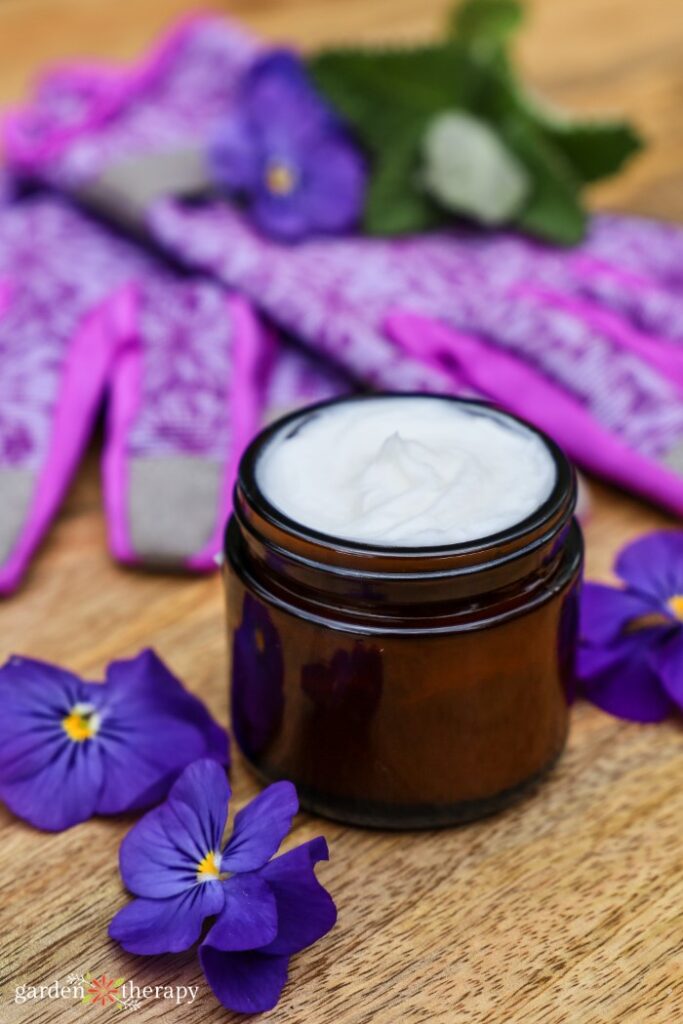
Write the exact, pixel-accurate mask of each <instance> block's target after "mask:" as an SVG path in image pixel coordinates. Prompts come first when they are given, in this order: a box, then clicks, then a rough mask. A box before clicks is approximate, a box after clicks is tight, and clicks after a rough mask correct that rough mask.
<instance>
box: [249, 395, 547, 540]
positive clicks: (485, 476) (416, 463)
mask: <svg viewBox="0 0 683 1024" xmlns="http://www.w3.org/2000/svg"><path fill="white" fill-rule="evenodd" d="M256 476H257V481H258V484H259V487H260V489H261V491H262V492H263V494H264V496H265V497H266V498H267V499H268V500H269V501H270V503H271V504H272V505H274V506H275V507H276V508H277V509H279V510H280V511H281V512H283V513H284V514H285V515H286V516H288V517H289V518H290V519H293V520H294V521H295V522H297V523H299V524H301V525H302V526H307V527H309V528H311V529H313V530H316V531H318V532H319V533H325V534H329V535H332V536H335V537H338V538H341V539H345V540H351V541H357V542H361V543H368V544H372V545H374V546H386V547H424V546H431V545H439V544H457V543H461V542H464V541H471V540H476V539H479V538H483V537H489V536H491V535H492V534H494V533H498V532H499V531H501V530H505V529H507V528H508V527H510V526H514V525H515V524H516V523H519V522H521V521H522V520H523V519H526V518H527V516H529V515H531V513H532V512H534V511H535V510H536V509H537V508H538V507H539V506H540V505H542V504H543V502H544V501H545V500H546V498H547V497H548V496H549V494H550V492H551V490H552V488H553V485H554V483H555V463H554V461H553V458H552V456H551V454H550V451H549V449H548V447H547V446H546V445H545V443H544V442H543V441H542V439H541V438H540V437H538V436H537V435H536V434H534V433H533V432H532V431H530V430H527V429H526V428H525V427H523V426H521V425H520V424H518V423H517V422H516V421H515V420H511V419H509V418H508V417H506V416H504V415H503V414H498V413H494V412H489V411H488V410H481V409H479V408H477V407H474V408H472V407H469V408H468V406H466V405H459V404H456V403H455V402H450V401H448V400H443V399H440V398H438V397H429V396H425V397H414V396H409V395H407V396H406V397H405V398H403V397H386V398H380V397H378V398H368V399H364V400H361V401H349V402H343V403H340V404H337V405H332V406H329V407H327V408H325V409H321V410H319V411H317V412H314V413H306V412H305V411H304V412H302V414H301V417H300V419H299V420H297V421H295V422H294V423H289V424H288V425H287V426H286V427H285V428H283V429H282V430H281V431H280V432H279V433H277V434H275V436H274V437H273V438H272V440H271V441H270V442H269V443H268V444H267V445H266V447H265V449H264V450H263V452H262V453H261V455H260V457H259V461H258V464H257V467H256Z"/></svg>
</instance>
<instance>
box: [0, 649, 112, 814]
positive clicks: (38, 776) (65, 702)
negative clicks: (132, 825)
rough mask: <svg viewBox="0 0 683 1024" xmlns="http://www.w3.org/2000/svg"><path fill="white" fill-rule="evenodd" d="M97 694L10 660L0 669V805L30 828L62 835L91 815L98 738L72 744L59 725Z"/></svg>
mask: <svg viewBox="0 0 683 1024" xmlns="http://www.w3.org/2000/svg"><path fill="white" fill-rule="evenodd" d="M102 692H103V688H102V687H100V686H96V685H95V684H92V683H83V682H82V681H81V680H80V679H78V678H77V677H76V676H74V675H72V674H71V673H70V672H65V671H64V670H63V669H59V668H56V667H55V666H52V665H47V664H45V663H43V662H39V661H34V660H32V659H30V658H18V657H14V658H11V659H10V661H9V662H8V663H7V664H6V665H5V666H4V667H3V668H2V669H0V706H1V707H2V716H0V800H2V801H3V802H4V803H6V804H7V806H8V807H9V808H10V810H11V811H13V813H14V814H16V815H17V817H20V818H22V819H23V820H24V821H28V822H29V823H30V824H32V825H34V826H35V827H36V828H42V829H46V830H48V831H61V830H62V829H65V828H69V827H70V826H72V825H75V824H77V823H78V822H80V821H85V820H87V819H88V818H90V817H92V814H93V813H94V807H95V805H96V803H97V799H98V797H99V793H100V791H101V789H102V784H103V766H102V758H101V749H100V747H99V745H98V743H97V739H96V738H94V739H90V740H85V741H83V742H74V741H73V740H71V739H69V737H68V736H67V734H66V732H65V731H64V728H63V725H62V722H63V720H64V719H65V718H66V716H67V715H68V714H69V713H70V712H71V711H72V709H73V708H74V706H75V705H77V704H90V705H96V704H97V702H98V701H99V700H100V698H101V695H102Z"/></svg>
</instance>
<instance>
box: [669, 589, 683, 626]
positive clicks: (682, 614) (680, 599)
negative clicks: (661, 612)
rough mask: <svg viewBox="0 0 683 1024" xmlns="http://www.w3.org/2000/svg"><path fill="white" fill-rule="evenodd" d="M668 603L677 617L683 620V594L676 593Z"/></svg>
mask: <svg viewBox="0 0 683 1024" xmlns="http://www.w3.org/2000/svg"><path fill="white" fill-rule="evenodd" d="M667 603H668V605H669V609H670V611H671V612H672V613H673V614H674V615H675V617H676V618H677V619H680V620H681V622H683V594H674V596H673V597H671V598H669V601H668V602H667Z"/></svg>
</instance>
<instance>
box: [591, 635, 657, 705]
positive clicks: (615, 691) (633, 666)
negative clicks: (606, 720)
mask: <svg viewBox="0 0 683 1024" xmlns="http://www.w3.org/2000/svg"><path fill="white" fill-rule="evenodd" d="M662 636H663V633H662V630H661V629H642V630H638V631H637V632H636V633H632V634H628V635H626V636H623V637H621V638H620V639H619V640H617V641H615V643H614V644H613V645H612V646H611V647H609V648H595V649H592V648H585V647H580V648H579V656H578V673H579V679H580V690H581V693H582V695H583V696H584V697H585V698H586V699H587V700H589V701H591V703H593V704H595V705H597V707H599V708H602V710H603V711H607V712H609V714H611V715H616V717H617V718H625V719H628V720H629V721H631V722H661V721H662V720H663V719H665V718H668V717H669V715H670V714H671V713H672V711H673V710H674V707H675V706H674V704H673V702H672V700H671V699H670V697H669V696H668V694H667V693H666V691H665V690H664V688H663V686H662V683H661V681H660V679H659V675H658V672H657V670H656V667H655V665H654V663H653V655H655V654H656V651H657V649H658V647H659V645H660V643H661V641H662Z"/></svg>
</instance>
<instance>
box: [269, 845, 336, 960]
mask: <svg viewBox="0 0 683 1024" xmlns="http://www.w3.org/2000/svg"><path fill="white" fill-rule="evenodd" d="M327 859H328V851H327V843H326V842H325V840H324V839H322V838H320V837H319V838H317V839H312V840H311V841H310V842H308V843H303V844H302V845H301V846H297V847H296V848H295V849H294V850H290V851H289V853H284V854H283V855H282V856H281V857H276V858H275V860H272V861H271V862H270V864H267V865H266V866H265V868H263V870H262V871H261V872H260V874H261V877H262V878H264V879H265V880H266V881H267V882H268V885H269V886H270V888H271V889H272V891H273V894H274V896H275V901H276V903H277V919H278V932H277V937H276V938H275V939H274V940H273V942H271V943H270V945H269V946H266V947H265V948H264V950H263V952H264V953H271V954H281V953H283V954H285V955H287V956H291V955H292V954H293V953H298V952H299V950H301V949H305V948H306V946H310V945H312V944H313V943H314V942H317V941H318V939H320V938H322V936H323V935H326V934H327V932H329V930H330V929H331V928H332V927H333V926H334V924H335V922H336V920H337V908H336V907H335V905H334V900H333V899H332V897H331V896H330V894H329V893H328V892H327V890H326V889H324V888H323V886H322V885H321V884H320V882H319V881H318V879H317V878H316V877H315V870H314V868H315V865H316V864H317V863H318V861H321V860H327Z"/></svg>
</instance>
